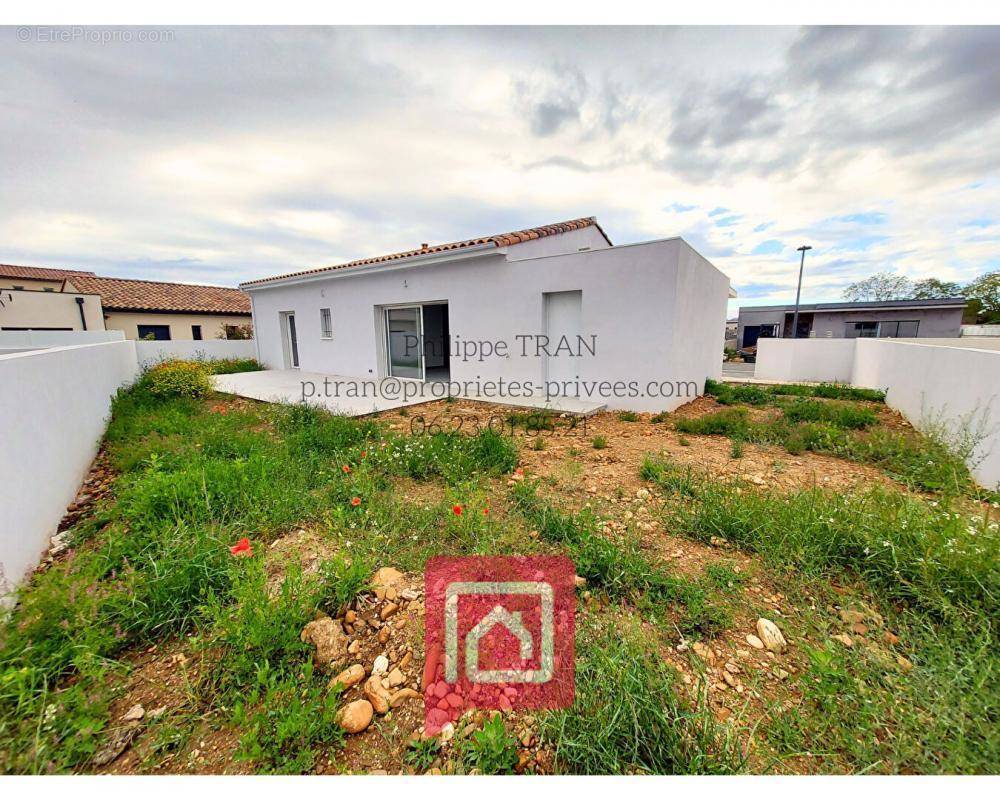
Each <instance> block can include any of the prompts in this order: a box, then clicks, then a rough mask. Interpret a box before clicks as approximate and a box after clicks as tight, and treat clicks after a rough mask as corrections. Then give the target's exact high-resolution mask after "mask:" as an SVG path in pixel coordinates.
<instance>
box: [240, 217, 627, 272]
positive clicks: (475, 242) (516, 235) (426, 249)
mask: <svg viewBox="0 0 1000 800" xmlns="http://www.w3.org/2000/svg"><path fill="white" fill-rule="evenodd" d="M591 226H593V227H595V228H597V230H598V231H599V232H600V234H601V236H603V237H604V239H605V241H606V242H607V243H608V244H609V245H610V244H611V240H610V239H609V238H608V235H607V234H606V233H605V232H604V231H603V230H602V229H601V226H600V225H598V224H597V218H596V217H582V218H581V219H571V220H568V221H567V222H556V223H553V224H551V225H542V226H541V227H538V228H526V229H524V230H523V231H513V232H511V233H496V234H493V235H491V236H481V237H479V238H477V239H464V240H462V241H460V242H448V243H447V244H435V245H422V246H421V247H420V248H419V249H418V250H405V251H403V252H401V253H389V254H388V255H384V256H374V257H372V258H361V259H358V260H357V261H348V262H347V263H346V264H337V265H335V266H331V267H316V268H314V269H305V270H301V271H300V272H290V273H288V274H286V275H275V276H274V277H271V278H260V279H258V280H255V281H245V282H244V283H241V284H240V286H241V287H242V286H259V285H261V284H263V283H270V282H271V281H281V280H286V279H288V278H297V277H299V276H302V275H313V274H316V273H320V272H333V271H335V270H341V269H348V268H349V267H361V266H365V265H367V264H380V263H382V262H385V261H398V260H400V259H404V258H412V257H413V256H422V255H428V254H430V253H445V252H448V251H451V250H461V249H463V248H468V247H478V246H483V245H493V246H494V247H509V246H510V245H515V244H521V243H522V242H530V241H532V240H533V239H543V238H544V237H546V236H556V235H558V234H560V233H568V232H569V231H575V230H579V229H580V228H589V227H591Z"/></svg>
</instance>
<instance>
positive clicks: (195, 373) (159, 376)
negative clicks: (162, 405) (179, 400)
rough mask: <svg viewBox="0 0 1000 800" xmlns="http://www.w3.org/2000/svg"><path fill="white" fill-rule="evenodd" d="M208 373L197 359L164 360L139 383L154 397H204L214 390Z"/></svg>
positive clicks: (147, 372) (149, 370) (148, 371)
mask: <svg viewBox="0 0 1000 800" xmlns="http://www.w3.org/2000/svg"><path fill="white" fill-rule="evenodd" d="M208 375H209V372H208V369H207V368H206V367H205V365H204V364H200V363H198V362H196V361H164V362H163V363H162V364H157V365H156V366H154V367H150V368H149V369H148V370H147V371H146V373H145V375H143V377H142V378H141V379H140V381H139V384H140V386H141V388H142V389H143V390H145V391H146V392H148V393H149V394H151V395H153V396H154V397H203V396H204V395H206V394H208V393H209V392H210V391H212V383H211V381H210V380H209V379H208Z"/></svg>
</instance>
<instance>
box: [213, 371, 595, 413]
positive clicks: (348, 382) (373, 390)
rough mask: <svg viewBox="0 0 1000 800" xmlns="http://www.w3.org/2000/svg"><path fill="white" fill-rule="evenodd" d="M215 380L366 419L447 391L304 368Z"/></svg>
mask: <svg viewBox="0 0 1000 800" xmlns="http://www.w3.org/2000/svg"><path fill="white" fill-rule="evenodd" d="M212 381H213V384H214V386H215V389H216V391H219V392H223V393H225V394H235V395H238V396H239V397H248V398H250V399H252V400H263V401H265V402H268V403H286V404H297V403H306V404H307V405H311V406H317V407H320V408H325V409H327V410H328V411H332V412H333V413H336V414H343V415H345V416H348V417H363V416H366V415H368V414H377V413H378V412H380V411H391V410H392V409H395V408H402V407H403V406H415V405H419V404H421V403H430V402H433V401H435V400H443V399H444V398H445V397H447V392H448V385H447V384H446V383H436V382H428V383H421V382H420V381H411V380H399V379H394V378H393V379H381V380H380V379H377V378H357V377H350V376H346V375H328V374H324V373H320V372H304V371H302V370H261V371H259V372H238V373H235V374H232V375H215V376H214V377H213V379H212ZM459 396H460V397H461V399H463V400H474V401H477V402H483V403H496V404H497V405H504V406H511V407H513V408H527V409H538V410H542V409H550V410H552V411H558V412H559V413H566V414H573V415H574V416H589V415H590V414H594V413H596V412H598V411H600V410H602V409H603V408H605V404H604V403H598V402H590V401H586V400H580V399H578V398H575V397H560V398H553V399H551V400H549V401H548V402H546V401H545V400H544V398H541V399H538V400H532V399H522V398H506V397H499V398H498V397H481V396H471V395H459Z"/></svg>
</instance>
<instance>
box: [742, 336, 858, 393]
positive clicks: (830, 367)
mask: <svg viewBox="0 0 1000 800" xmlns="http://www.w3.org/2000/svg"><path fill="white" fill-rule="evenodd" d="M856 341H858V340H857V339H758V340H757V365H756V368H755V369H754V377H755V378H759V379H761V380H768V381H781V382H786V383H795V382H796V381H838V382H841V383H847V382H849V381H850V380H851V370H852V369H853V367H854V343H855V342H856Z"/></svg>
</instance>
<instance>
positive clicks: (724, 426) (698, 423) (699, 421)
mask: <svg viewBox="0 0 1000 800" xmlns="http://www.w3.org/2000/svg"><path fill="white" fill-rule="evenodd" d="M674 428H675V429H676V430H677V431H678V432H680V433H697V434H702V435H722V436H734V435H736V436H742V437H743V438H748V435H749V430H750V422H749V419H748V417H747V410H746V409H745V408H725V409H723V410H722V411H716V412H714V413H712V414H705V415H704V416H701V417H694V418H682V419H678V420H677V421H676V422H675V423H674Z"/></svg>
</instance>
